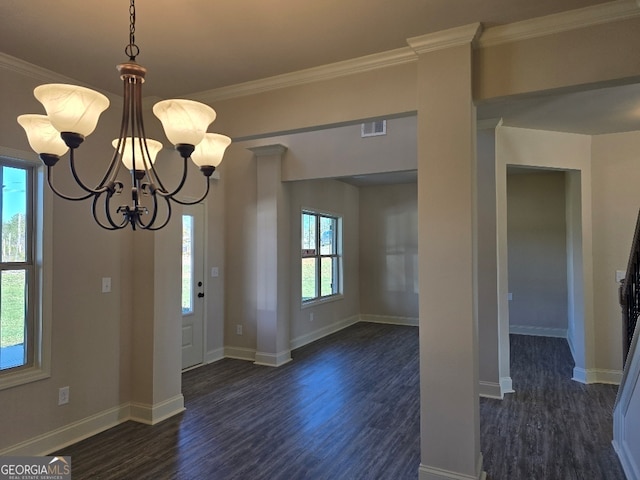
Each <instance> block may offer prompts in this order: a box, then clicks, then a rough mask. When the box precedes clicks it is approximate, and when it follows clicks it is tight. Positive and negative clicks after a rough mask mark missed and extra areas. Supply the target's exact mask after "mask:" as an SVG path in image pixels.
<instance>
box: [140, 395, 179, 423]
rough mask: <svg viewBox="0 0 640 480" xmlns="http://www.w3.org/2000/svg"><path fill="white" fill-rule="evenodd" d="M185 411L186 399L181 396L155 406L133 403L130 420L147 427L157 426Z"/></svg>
mask: <svg viewBox="0 0 640 480" xmlns="http://www.w3.org/2000/svg"><path fill="white" fill-rule="evenodd" d="M184 410H185V408H184V397H183V396H182V394H179V395H176V396H175V397H173V398H169V399H168V400H165V401H164V402H160V403H156V404H153V405H149V404H144V403H136V402H131V403H130V412H131V414H130V419H131V420H133V421H134V422H138V423H144V424H146V425H156V424H158V423H160V422H162V421H163V420H166V419H167V418H169V417H173V416H174V415H177V414H179V413H182V412H184Z"/></svg>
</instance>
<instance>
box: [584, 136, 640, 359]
mask: <svg viewBox="0 0 640 480" xmlns="http://www.w3.org/2000/svg"><path fill="white" fill-rule="evenodd" d="M592 145H593V147H592V168H593V272H594V275H593V278H594V291H595V292H597V297H596V301H595V302H594V316H595V322H594V323H595V343H596V346H597V348H596V364H597V365H598V366H599V368H603V369H621V368H622V320H621V310H620V305H619V303H618V284H617V283H616V281H615V273H616V270H626V269H627V261H628V258H629V252H630V250H631V242H632V241H633V232H634V228H635V222H636V217H637V215H638V209H639V208H640V196H638V184H639V182H640V160H639V156H638V152H640V132H629V133H620V134H613V135H598V136H595V137H593V139H592Z"/></svg>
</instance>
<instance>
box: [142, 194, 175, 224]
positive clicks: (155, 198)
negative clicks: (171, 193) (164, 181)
mask: <svg viewBox="0 0 640 480" xmlns="http://www.w3.org/2000/svg"><path fill="white" fill-rule="evenodd" d="M162 199H163V200H164V201H165V202H166V204H167V218H165V219H164V222H162V224H161V225H158V226H157V227H154V226H153V224H154V223H155V219H156V216H157V214H158V200H157V197H156V196H155V195H154V196H153V201H154V204H153V207H154V209H153V218H152V220H150V221H149V223H146V224H145V223H143V222H142V221H141V220H140V219H138V225H140V227H141V228H142V229H143V230H149V231H151V232H154V231H156V230H160V229H161V228H164V227H166V226H167V224H168V223H169V220H171V202H169V199H168V198H166V197H162Z"/></svg>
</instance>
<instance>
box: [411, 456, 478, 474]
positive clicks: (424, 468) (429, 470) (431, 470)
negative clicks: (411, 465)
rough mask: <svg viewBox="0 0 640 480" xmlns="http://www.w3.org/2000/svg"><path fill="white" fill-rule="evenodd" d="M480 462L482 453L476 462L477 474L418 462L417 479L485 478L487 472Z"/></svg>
mask: <svg viewBox="0 0 640 480" xmlns="http://www.w3.org/2000/svg"><path fill="white" fill-rule="evenodd" d="M482 463H483V460H482V454H480V456H479V457H478V461H477V463H476V472H479V473H478V474H477V475H467V474H465V473H459V472H452V471H450V470H443V469H441V468H436V467H430V466H428V465H423V464H420V468H419V469H418V480H486V478H487V472H485V471H483V470H482Z"/></svg>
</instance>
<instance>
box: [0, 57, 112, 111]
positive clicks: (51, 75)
mask: <svg viewBox="0 0 640 480" xmlns="http://www.w3.org/2000/svg"><path fill="white" fill-rule="evenodd" d="M0 70H6V71H9V72H13V73H17V74H18V75H22V76H23V77H28V78H32V79H34V80H37V81H38V82H42V83H69V84H71V85H80V86H83V87H87V88H91V89H93V90H96V91H98V92H100V93H102V94H103V95H105V96H106V97H108V98H109V100H110V101H111V102H115V101H121V99H122V97H121V96H120V95H116V94H114V93H111V92H107V91H105V90H101V89H98V88H95V87H93V86H92V85H88V84H86V83H83V82H81V81H79V80H76V79H75V78H71V77H67V76H65V75H62V74H60V73H57V72H54V71H53V70H48V69H46V68H43V67H39V66H38V65H34V64H33V63H29V62H26V61H24V60H22V59H20V58H16V57H12V56H11V55H7V54H6V53H2V52H0Z"/></svg>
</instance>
